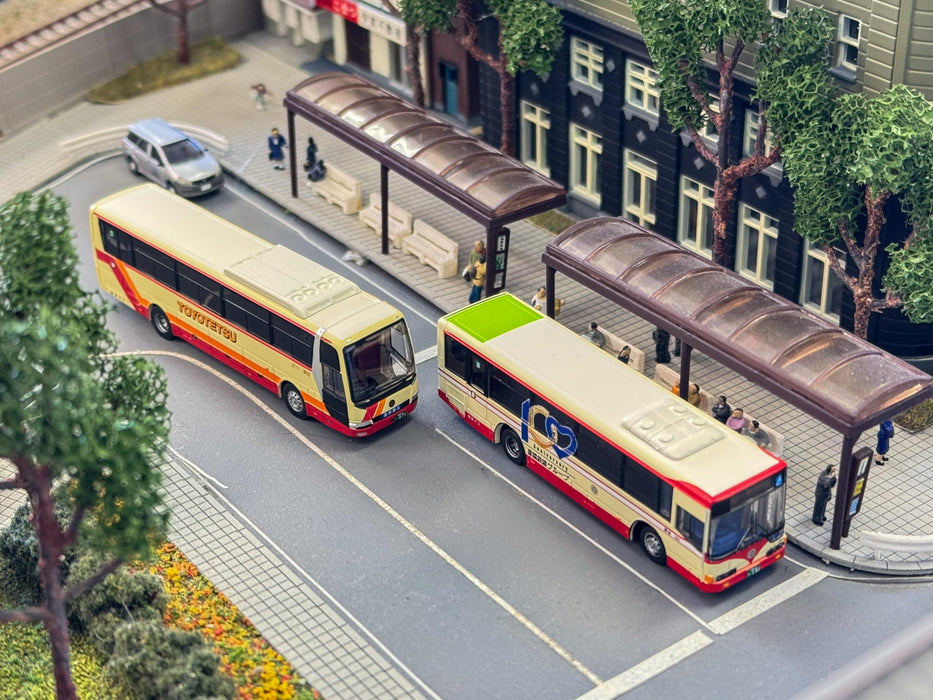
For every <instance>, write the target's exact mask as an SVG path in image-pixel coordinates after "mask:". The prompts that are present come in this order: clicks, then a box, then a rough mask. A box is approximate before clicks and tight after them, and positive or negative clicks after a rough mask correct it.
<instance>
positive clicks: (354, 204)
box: [308, 165, 362, 214]
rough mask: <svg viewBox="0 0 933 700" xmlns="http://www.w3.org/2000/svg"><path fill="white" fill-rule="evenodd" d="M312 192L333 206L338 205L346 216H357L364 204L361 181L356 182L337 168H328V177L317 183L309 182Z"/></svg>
mask: <svg viewBox="0 0 933 700" xmlns="http://www.w3.org/2000/svg"><path fill="white" fill-rule="evenodd" d="M308 185H309V186H310V187H311V191H312V192H313V193H314V194H316V195H320V196H321V197H323V198H324V199H325V200H327V201H328V202H329V203H331V204H336V205H337V206H338V207H340V208H341V209H342V210H343V213H344V214H356V213H357V212H358V211H359V210H360V205H361V204H362V196H361V194H360V183H359V180H354V179H353V178H352V177H350V176H349V175H347V174H346V173H342V172H340V171H339V170H337V168H334V167H332V166H330V165H328V166H327V175H325V176H324V179H323V180H319V181H317V182H311V181H310V180H309V181H308Z"/></svg>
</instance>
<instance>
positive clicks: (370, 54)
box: [262, 0, 480, 126]
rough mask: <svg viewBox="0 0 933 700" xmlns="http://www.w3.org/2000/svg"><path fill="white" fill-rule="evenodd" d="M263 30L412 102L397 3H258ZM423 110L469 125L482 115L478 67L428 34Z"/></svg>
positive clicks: (453, 45) (451, 42)
mask: <svg viewBox="0 0 933 700" xmlns="http://www.w3.org/2000/svg"><path fill="white" fill-rule="evenodd" d="M262 6H263V15H264V16H265V20H266V27H267V29H269V30H270V31H271V32H272V33H274V34H276V35H277V36H281V37H289V38H290V39H291V41H292V43H293V44H294V45H295V46H305V47H307V49H308V55H309V58H310V59H316V58H319V57H321V56H323V57H326V58H327V59H329V60H331V61H333V62H334V63H336V64H337V65H339V66H344V67H346V68H348V69H349V70H353V71H356V72H358V73H360V74H362V75H364V76H366V77H367V78H369V79H370V80H372V81H373V82H375V83H376V84H380V85H383V86H384V87H387V88H389V89H391V90H393V91H394V92H396V93H398V94H400V95H403V96H408V97H410V96H411V94H412V86H411V81H410V79H409V74H408V52H407V49H406V46H407V42H408V37H407V33H406V27H405V23H404V22H403V21H402V20H401V18H400V13H399V11H398V9H397V6H396V3H392V2H388V1H386V2H381V1H380V0H368V1H367V0H262ZM421 80H422V84H423V85H424V86H425V95H426V97H425V101H426V103H427V106H428V107H430V108H432V109H434V110H436V111H438V112H442V113H444V114H447V115H449V117H450V119H451V120H452V121H454V122H457V123H460V124H462V125H464V126H468V125H470V124H471V123H474V122H477V121H478V120H479V115H480V102H479V89H478V83H477V81H478V67H477V65H476V63H475V62H474V61H472V60H471V59H470V58H469V56H468V55H467V54H466V52H465V51H464V50H463V48H462V47H461V46H460V45H459V44H458V43H457V41H456V40H455V39H454V38H453V37H451V36H449V35H446V34H438V35H432V36H430V37H429V38H428V39H427V40H425V41H422V45H421Z"/></svg>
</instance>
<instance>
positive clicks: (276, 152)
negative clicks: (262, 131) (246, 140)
mask: <svg viewBox="0 0 933 700" xmlns="http://www.w3.org/2000/svg"><path fill="white" fill-rule="evenodd" d="M268 142H269V160H271V161H272V168H273V169H274V170H285V166H284V165H282V161H284V160H285V152H284V151H283V150H282V149H283V148H285V146H287V145H288V142H287V141H286V140H285V137H284V136H282V134H280V133H279V130H278V129H273V130H272V133H271V134H269V138H268Z"/></svg>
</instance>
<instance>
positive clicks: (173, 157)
mask: <svg viewBox="0 0 933 700" xmlns="http://www.w3.org/2000/svg"><path fill="white" fill-rule="evenodd" d="M162 150H163V151H165V157H166V158H167V159H168V162H169V163H184V162H185V161H188V160H197V159H198V158H200V157H201V156H202V155H203V154H204V152H203V151H202V150H201V149H200V148H198V145H197V144H196V143H195V142H194V141H191V140H190V139H185V140H184V141H176V142H175V143H169V144H166V145H165V146H163V147H162Z"/></svg>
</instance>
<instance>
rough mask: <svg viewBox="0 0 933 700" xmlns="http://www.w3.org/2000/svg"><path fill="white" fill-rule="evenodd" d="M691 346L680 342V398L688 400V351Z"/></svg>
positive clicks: (690, 349)
mask: <svg viewBox="0 0 933 700" xmlns="http://www.w3.org/2000/svg"><path fill="white" fill-rule="evenodd" d="M691 352H693V348H692V347H691V346H689V345H687V344H686V343H685V342H683V341H681V343H680V398H682V399H683V400H684V401H689V400H690V353H691Z"/></svg>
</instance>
